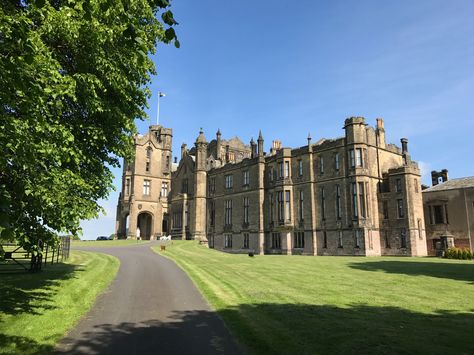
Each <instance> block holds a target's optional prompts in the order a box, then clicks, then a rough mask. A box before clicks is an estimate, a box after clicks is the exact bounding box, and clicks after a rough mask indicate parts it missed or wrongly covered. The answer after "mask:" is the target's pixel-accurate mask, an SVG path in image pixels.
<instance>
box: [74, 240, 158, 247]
mask: <svg viewBox="0 0 474 355" xmlns="http://www.w3.org/2000/svg"><path fill="white" fill-rule="evenodd" d="M143 243H150V241H149V240H135V239H114V240H74V241H73V242H72V244H71V245H72V246H75V247H100V248H103V247H123V246H131V245H139V244H143Z"/></svg>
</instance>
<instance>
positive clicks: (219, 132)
mask: <svg viewBox="0 0 474 355" xmlns="http://www.w3.org/2000/svg"><path fill="white" fill-rule="evenodd" d="M216 137H217V138H220V137H221V129H220V128H218V129H217V132H216Z"/></svg>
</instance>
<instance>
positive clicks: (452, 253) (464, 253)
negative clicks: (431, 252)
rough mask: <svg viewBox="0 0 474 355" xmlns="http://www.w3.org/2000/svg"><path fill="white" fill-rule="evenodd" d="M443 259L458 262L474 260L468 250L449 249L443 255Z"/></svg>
mask: <svg viewBox="0 0 474 355" xmlns="http://www.w3.org/2000/svg"><path fill="white" fill-rule="evenodd" d="M444 256H445V258H448V259H459V260H472V259H474V253H473V252H472V251H471V250H470V249H468V248H464V249H461V248H449V249H448V250H446V253H445V254H444Z"/></svg>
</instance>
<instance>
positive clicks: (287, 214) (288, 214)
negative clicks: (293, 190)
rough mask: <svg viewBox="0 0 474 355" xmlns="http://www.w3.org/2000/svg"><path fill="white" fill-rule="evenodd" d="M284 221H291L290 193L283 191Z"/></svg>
mask: <svg viewBox="0 0 474 355" xmlns="http://www.w3.org/2000/svg"><path fill="white" fill-rule="evenodd" d="M285 219H286V220H287V221H290V220H291V200H290V191H285Z"/></svg>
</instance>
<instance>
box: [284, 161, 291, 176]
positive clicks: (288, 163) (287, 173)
mask: <svg viewBox="0 0 474 355" xmlns="http://www.w3.org/2000/svg"><path fill="white" fill-rule="evenodd" d="M285 177H286V178H288V177H290V162H289V161H285Z"/></svg>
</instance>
